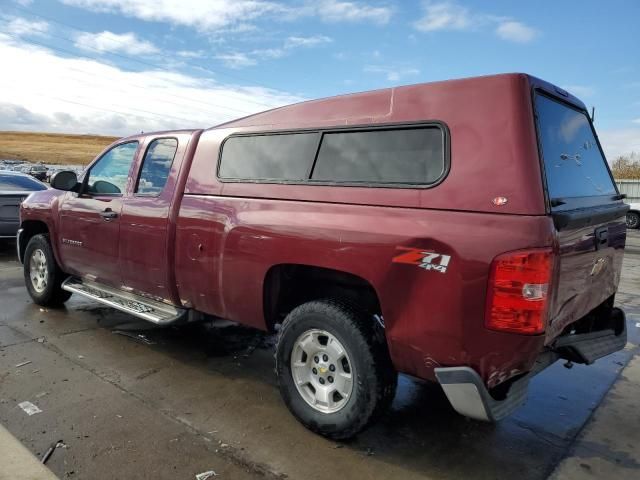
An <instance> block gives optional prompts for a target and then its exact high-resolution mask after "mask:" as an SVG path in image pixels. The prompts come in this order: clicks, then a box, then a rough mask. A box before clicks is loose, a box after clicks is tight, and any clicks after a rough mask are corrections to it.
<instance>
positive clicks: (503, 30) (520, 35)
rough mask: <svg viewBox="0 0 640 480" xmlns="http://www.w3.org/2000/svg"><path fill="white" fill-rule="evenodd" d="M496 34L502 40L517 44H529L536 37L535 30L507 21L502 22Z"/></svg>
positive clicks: (520, 23)
mask: <svg viewBox="0 0 640 480" xmlns="http://www.w3.org/2000/svg"><path fill="white" fill-rule="evenodd" d="M496 34H497V35H498V36H499V37H500V38H502V39H503V40H510V41H512V42H517V43H529V42H531V41H532V40H533V39H535V38H536V36H537V35H538V32H537V30H535V29H534V28H531V27H528V26H527V25H525V24H524V23H522V22H516V21H514V20H508V21H505V22H502V23H501V24H500V25H498V28H496Z"/></svg>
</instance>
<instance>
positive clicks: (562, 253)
mask: <svg viewBox="0 0 640 480" xmlns="http://www.w3.org/2000/svg"><path fill="white" fill-rule="evenodd" d="M534 98H535V100H534V102H535V112H536V122H537V129H538V140H539V146H540V153H541V156H542V160H543V163H544V172H545V181H546V182H545V183H546V190H547V196H548V200H549V208H550V210H551V215H552V218H553V220H554V224H555V227H556V231H557V234H556V236H557V242H558V247H559V258H558V261H557V271H556V277H555V285H554V286H553V293H552V297H551V298H552V304H551V311H550V326H549V328H548V329H547V342H550V341H551V340H553V338H555V337H556V336H557V335H559V334H560V333H561V332H562V331H563V330H564V329H565V328H566V327H567V326H568V325H569V324H571V323H572V322H574V321H576V320H578V319H580V318H582V317H583V316H584V315H586V314H587V313H589V311H591V310H592V309H594V308H595V307H597V306H598V305H600V304H601V303H603V302H604V301H605V300H607V299H609V298H611V297H612V296H613V295H614V293H615V292H616V290H617V287H618V282H619V280H620V272H621V269H622V256H623V251H624V246H625V241H626V227H625V214H626V210H627V208H628V207H627V206H625V205H624V203H623V202H622V200H621V198H620V196H619V195H618V190H617V188H616V185H615V182H614V181H613V178H612V176H611V173H610V171H609V168H608V165H607V162H606V159H605V157H604V154H603V152H602V149H601V146H600V143H599V142H598V139H597V136H596V134H595V131H594V129H593V125H592V124H591V120H590V118H589V116H588V115H587V113H586V112H585V111H583V110H580V109H578V108H576V107H575V106H573V105H570V104H568V103H564V102H563V101H562V100H560V99H557V98H554V97H551V96H547V95H546V94H543V93H540V92H538V93H536V94H535V97H534Z"/></svg>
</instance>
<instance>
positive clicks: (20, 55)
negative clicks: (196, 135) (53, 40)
mask: <svg viewBox="0 0 640 480" xmlns="http://www.w3.org/2000/svg"><path fill="white" fill-rule="evenodd" d="M0 58H2V60H3V62H4V63H5V64H7V65H11V66H12V67H11V68H10V69H5V70H4V71H3V74H2V76H1V77H0V130H39V131H59V132H70V133H101V134H113V135H128V134H132V133H136V132H139V131H141V130H144V131H151V130H161V129H173V128H193V127H195V128H204V127H209V126H212V125H216V124H219V123H221V122H224V121H228V120H231V119H234V118H238V117H241V116H244V115H246V114H249V113H253V112H258V111H262V110H265V109H268V108H273V107H276V106H280V105H285V104H288V103H292V102H295V101H298V100H301V99H300V98H299V97H295V96H293V95H290V94H287V93H284V92H279V91H275V90H271V89H267V88H262V87H242V86H236V85H228V84H223V83H219V82H217V81H214V80H211V79H203V78H198V77H193V76H188V75H185V74H180V73H172V72H166V71H158V70H149V71H136V72H133V71H127V70H123V69H120V68H117V67H115V66H113V65H108V64H106V63H102V62H99V61H95V60H87V59H81V58H66V57H61V56H57V55H56V54H55V53H54V52H52V51H49V50H47V49H45V48H41V47H34V46H31V45H28V44H26V43H23V42H20V41H16V40H15V39H13V38H11V37H8V36H7V35H3V34H0ZM43 78H46V82H43V81H42V79H43Z"/></svg>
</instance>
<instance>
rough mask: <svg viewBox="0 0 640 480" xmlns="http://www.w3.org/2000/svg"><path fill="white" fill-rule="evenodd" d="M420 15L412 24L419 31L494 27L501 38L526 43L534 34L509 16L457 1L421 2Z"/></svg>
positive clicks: (475, 29)
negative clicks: (492, 13) (475, 8)
mask: <svg viewBox="0 0 640 480" xmlns="http://www.w3.org/2000/svg"><path fill="white" fill-rule="evenodd" d="M423 11H424V15H423V16H422V18H420V19H419V20H417V21H416V22H414V24H413V26H414V28H415V29H416V30H419V31H421V32H437V31H445V30H449V31H479V30H484V29H488V28H490V27H491V28H495V33H496V34H497V35H498V36H499V37H500V38H502V39H503V40H508V41H511V42H518V43H528V42H531V41H532V40H534V39H535V38H536V37H537V36H538V31H537V30H536V29H534V28H532V27H530V26H528V25H525V24H524V23H522V22H519V21H516V20H514V19H512V18H509V17H501V16H497V15H491V14H487V13H482V12H475V11H472V10H470V9H469V8H467V7H464V6H462V5H460V4H459V3H457V2H455V1H452V0H446V1H431V0H425V1H424V2H423Z"/></svg>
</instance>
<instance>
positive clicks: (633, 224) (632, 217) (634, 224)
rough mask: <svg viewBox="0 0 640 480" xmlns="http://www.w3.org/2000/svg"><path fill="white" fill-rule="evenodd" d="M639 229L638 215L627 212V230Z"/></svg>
mask: <svg viewBox="0 0 640 480" xmlns="http://www.w3.org/2000/svg"><path fill="white" fill-rule="evenodd" d="M638 227H640V213H637V212H629V213H627V228H638Z"/></svg>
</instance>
